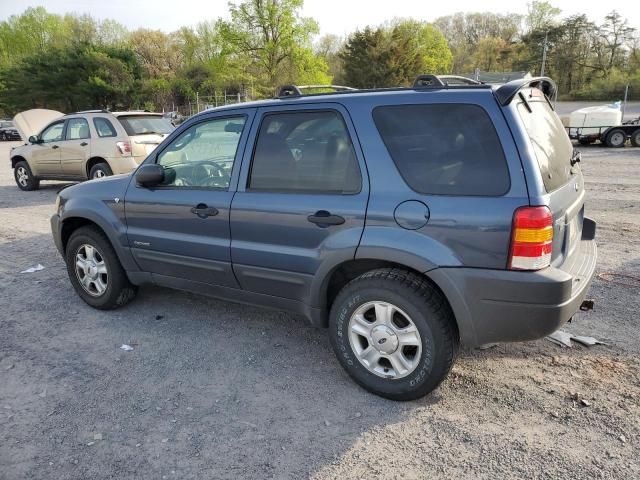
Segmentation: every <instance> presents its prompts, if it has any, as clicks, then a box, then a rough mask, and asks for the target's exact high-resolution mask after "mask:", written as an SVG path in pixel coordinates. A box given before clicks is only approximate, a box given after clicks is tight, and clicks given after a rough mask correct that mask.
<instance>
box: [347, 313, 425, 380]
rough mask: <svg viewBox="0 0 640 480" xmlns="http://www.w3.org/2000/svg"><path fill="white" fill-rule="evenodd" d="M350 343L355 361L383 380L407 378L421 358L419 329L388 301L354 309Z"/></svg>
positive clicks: (350, 322) (351, 320) (350, 321)
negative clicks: (356, 359)
mask: <svg viewBox="0 0 640 480" xmlns="http://www.w3.org/2000/svg"><path fill="white" fill-rule="evenodd" d="M349 344H350V345H351V349H352V350H353V352H354V353H355V355H356V357H357V358H358V361H359V362H360V363H361V364H362V365H363V366H364V367H365V368H366V369H367V370H368V371H369V372H371V373H373V374H374V375H377V376H379V377H383V378H391V379H397V378H403V377H406V376H407V375H409V374H411V373H412V372H413V371H414V370H415V369H416V367H417V366H418V364H419V363H420V358H421V356H422V341H421V338H420V332H418V328H417V327H416V325H415V324H414V323H413V321H412V320H411V318H410V317H409V315H407V314H406V313H405V312H404V311H402V310H401V309H400V308H398V307H397V306H395V305H393V304H391V303H389V302H382V301H373V302H367V303H365V304H363V305H361V306H360V307H358V309H356V311H355V312H354V313H353V315H352V316H351V318H350V320H349Z"/></svg>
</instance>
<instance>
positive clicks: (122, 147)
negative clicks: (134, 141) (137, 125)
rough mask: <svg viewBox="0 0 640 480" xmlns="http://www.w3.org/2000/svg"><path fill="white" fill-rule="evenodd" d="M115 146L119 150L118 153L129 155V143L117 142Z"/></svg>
mask: <svg viewBox="0 0 640 480" xmlns="http://www.w3.org/2000/svg"><path fill="white" fill-rule="evenodd" d="M116 147H118V151H119V152H120V155H131V143H129V142H117V143H116Z"/></svg>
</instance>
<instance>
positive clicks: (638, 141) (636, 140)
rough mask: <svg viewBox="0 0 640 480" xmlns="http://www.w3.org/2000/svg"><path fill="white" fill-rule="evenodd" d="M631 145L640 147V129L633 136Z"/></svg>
mask: <svg viewBox="0 0 640 480" xmlns="http://www.w3.org/2000/svg"><path fill="white" fill-rule="evenodd" d="M631 145H633V146H634V147H640V128H639V129H637V130H635V131H634V132H633V133H632V134H631Z"/></svg>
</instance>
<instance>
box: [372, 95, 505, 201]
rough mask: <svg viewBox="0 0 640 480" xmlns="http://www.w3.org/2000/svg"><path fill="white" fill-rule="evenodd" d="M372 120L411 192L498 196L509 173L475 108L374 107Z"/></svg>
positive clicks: (492, 135) (484, 116) (492, 130)
mask: <svg viewBox="0 0 640 480" xmlns="http://www.w3.org/2000/svg"><path fill="white" fill-rule="evenodd" d="M373 119H374V121H375V124H376V127H377V128H378V131H379V132H380V135H381V136H382V139H383V141H384V143H385V145H386V147H387V150H388V151H389V154H390V155H391V157H392V158H393V161H394V162H395V164H396V167H397V168H398V170H399V171H400V174H401V175H402V177H403V178H404V180H405V181H406V182H407V184H408V185H409V186H410V187H411V188H412V189H413V190H415V191H417V192H420V193H426V194H435V195H478V196H498V195H503V194H505V193H506V192H507V191H508V190H509V186H510V180H509V170H508V167H507V162H506V159H505V156H504V152H503V150H502V146H501V145H500V140H499V139H498V135H497V133H496V130H495V128H494V126H493V123H492V122H491V119H490V118H489V116H488V115H487V113H486V112H485V110H484V109H482V108H481V107H479V106H477V105H466V104H432V105H394V106H387V107H378V108H376V109H375V110H374V111H373Z"/></svg>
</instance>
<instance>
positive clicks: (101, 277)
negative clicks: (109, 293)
mask: <svg viewBox="0 0 640 480" xmlns="http://www.w3.org/2000/svg"><path fill="white" fill-rule="evenodd" d="M75 270H76V276H77V277H78V281H79V282H80V285H81V286H82V288H83V289H84V291H85V292H87V293H88V294H89V295H92V296H94V297H99V296H100V295H102V294H103V293H104V292H105V291H106V290H107V286H108V285H109V272H108V270H107V265H106V263H105V262H104V257H103V256H102V254H101V253H100V252H99V251H98V249H97V248H96V247H94V246H93V245H89V244H86V243H85V244H83V245H81V246H80V248H78V250H77V252H76V268H75Z"/></svg>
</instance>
